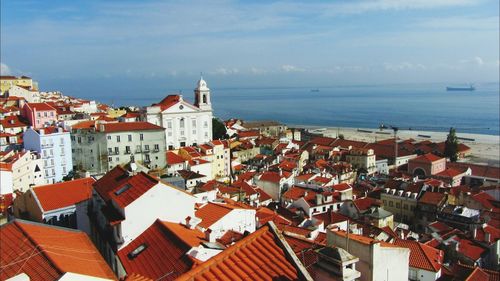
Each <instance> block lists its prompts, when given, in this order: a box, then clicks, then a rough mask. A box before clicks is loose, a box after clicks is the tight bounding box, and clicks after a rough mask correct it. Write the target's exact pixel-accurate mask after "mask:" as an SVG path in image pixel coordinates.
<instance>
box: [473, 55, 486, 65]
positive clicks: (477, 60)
mask: <svg viewBox="0 0 500 281" xmlns="http://www.w3.org/2000/svg"><path fill="white" fill-rule="evenodd" d="M474 62H475V63H476V64H477V65H483V64H484V61H483V59H482V58H481V57H474Z"/></svg>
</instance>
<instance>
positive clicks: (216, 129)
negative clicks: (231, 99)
mask: <svg viewBox="0 0 500 281" xmlns="http://www.w3.org/2000/svg"><path fill="white" fill-rule="evenodd" d="M212 135H213V137H214V140H220V139H225V138H227V134H226V126H224V123H222V121H220V120H219V119H217V118H212Z"/></svg>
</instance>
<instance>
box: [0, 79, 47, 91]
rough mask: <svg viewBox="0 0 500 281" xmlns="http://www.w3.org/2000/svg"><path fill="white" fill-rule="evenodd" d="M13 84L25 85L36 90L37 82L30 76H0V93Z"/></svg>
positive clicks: (7, 89)
mask: <svg viewBox="0 0 500 281" xmlns="http://www.w3.org/2000/svg"><path fill="white" fill-rule="evenodd" d="M14 85H16V86H19V87H27V88H30V89H32V90H35V91H37V90H38V83H37V82H34V81H33V79H31V78H30V77H26V76H21V77H15V76H0V91H1V92H2V93H5V92H7V91H9V90H10V88H11V87H12V86H14Z"/></svg>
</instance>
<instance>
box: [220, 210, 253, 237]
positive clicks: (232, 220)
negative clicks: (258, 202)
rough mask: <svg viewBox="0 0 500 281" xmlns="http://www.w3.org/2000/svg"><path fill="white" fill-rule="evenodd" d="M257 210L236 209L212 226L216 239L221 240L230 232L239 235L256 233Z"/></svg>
mask: <svg viewBox="0 0 500 281" xmlns="http://www.w3.org/2000/svg"><path fill="white" fill-rule="evenodd" d="M255 213H256V211H255V210H249V209H234V210H232V211H231V212H229V213H228V214H227V215H225V216H224V217H222V218H221V219H220V220H218V221H217V222H216V223H214V224H213V225H211V226H210V229H211V230H212V233H211V234H212V235H214V237H215V239H218V238H221V237H222V236H223V235H224V234H225V233H226V232H227V231H228V230H233V231H236V232H239V233H244V232H245V231H248V232H250V233H252V232H254V231H255V227H256V224H255Z"/></svg>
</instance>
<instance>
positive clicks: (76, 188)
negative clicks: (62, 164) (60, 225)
mask: <svg viewBox="0 0 500 281" xmlns="http://www.w3.org/2000/svg"><path fill="white" fill-rule="evenodd" d="M94 182H95V180H94V179H93V178H83V179H77V180H72V181H66V182H61V183H55V184H49V185H42V186H36V187H33V192H34V193H35V194H36V197H37V199H38V202H40V204H41V207H42V209H43V211H45V212H46V211H51V210H56V209H60V208H64V207H68V206H71V205H75V204H76V203H78V202H81V201H85V200H87V199H90V198H91V197H92V184H93V183H94Z"/></svg>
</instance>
